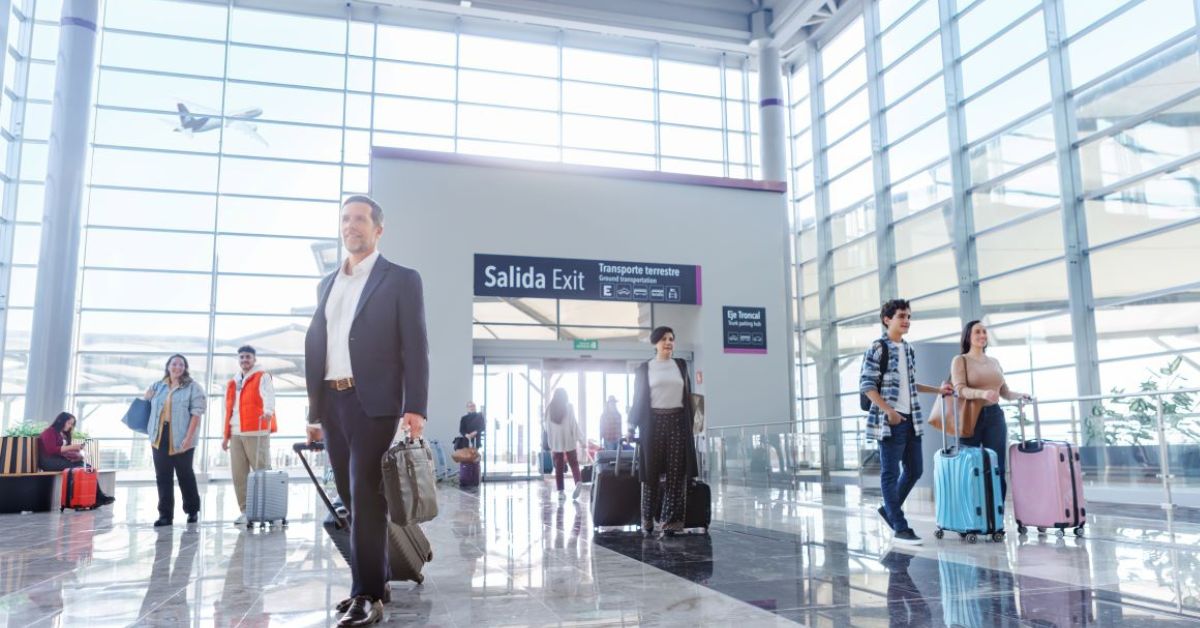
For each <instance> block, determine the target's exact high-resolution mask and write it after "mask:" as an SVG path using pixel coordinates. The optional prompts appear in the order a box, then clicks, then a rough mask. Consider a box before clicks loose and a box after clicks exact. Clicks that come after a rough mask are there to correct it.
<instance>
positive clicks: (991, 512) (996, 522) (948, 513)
mask: <svg viewBox="0 0 1200 628" xmlns="http://www.w3.org/2000/svg"><path fill="white" fill-rule="evenodd" d="M939 399H940V400H941V403H942V406H943V412H942V416H943V417H945V416H947V415H946V413H945V405H946V398H945V397H939ZM954 405H955V404H950V406H951V407H953V406H954ZM951 412H953V410H951ZM954 420H955V421H956V422H957V417H955V419H954ZM955 431H956V432H957V431H958V430H955ZM933 495H934V503H935V509H936V516H937V530H936V531H935V532H934V533H933V534H934V536H936V537H937V538H939V539H940V538H942V536H943V534H944V531H945V530H949V531H951V532H958V533H959V535H960V536H962V537H963V538H965V539H966V540H967V541H968V542H970V543H974V542H976V541H977V540H978V535H980V534H982V535H985V536H990V537H991V539H992V540H993V541H997V542H999V541H1002V540H1004V503H1003V502H1000V501H999V500H1000V474H999V473H997V470H996V452H994V451H992V450H991V449H987V448H986V447H964V446H959V445H953V446H948V445H947V444H946V432H944V431H943V432H942V448H941V449H939V450H938V452H937V453H936V454H934V456H933Z"/></svg>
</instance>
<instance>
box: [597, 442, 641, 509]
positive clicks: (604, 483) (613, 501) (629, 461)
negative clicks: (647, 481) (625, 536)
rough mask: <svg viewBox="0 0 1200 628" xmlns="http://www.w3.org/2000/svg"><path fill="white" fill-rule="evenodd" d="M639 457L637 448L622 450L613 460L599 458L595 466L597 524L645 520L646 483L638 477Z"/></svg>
mask: <svg viewBox="0 0 1200 628" xmlns="http://www.w3.org/2000/svg"><path fill="white" fill-rule="evenodd" d="M623 454H625V455H623ZM636 460H637V451H636V450H635V451H626V452H623V451H620V450H618V451H617V452H616V455H615V457H614V459H613V460H612V461H611V462H600V461H599V459H597V462H596V463H595V465H594V467H593V469H592V473H593V475H594V477H593V479H592V527H593V528H599V527H610V526H632V525H639V524H640V523H641V519H642V483H641V481H640V480H638V474H637V464H636V462H635V461H636Z"/></svg>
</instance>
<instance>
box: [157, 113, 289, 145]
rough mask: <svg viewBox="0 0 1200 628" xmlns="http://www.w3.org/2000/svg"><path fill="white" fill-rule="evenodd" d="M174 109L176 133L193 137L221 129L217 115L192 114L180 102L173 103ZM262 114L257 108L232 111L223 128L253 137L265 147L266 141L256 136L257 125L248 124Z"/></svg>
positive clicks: (227, 116)
mask: <svg viewBox="0 0 1200 628" xmlns="http://www.w3.org/2000/svg"><path fill="white" fill-rule="evenodd" d="M175 107H176V108H177V109H178V110H179V125H178V126H176V127H175V129H174V131H175V132H176V133H186V134H188V135H193V134H195V133H204V132H207V131H212V130H214V129H219V128H221V116H220V115H219V114H216V113H211V114H210V113H204V114H200V113H194V112H192V110H191V109H189V108H188V106H187V105H185V104H184V103H182V102H177V103H175ZM262 113H263V111H262V109H260V108H257V107H253V108H250V109H243V110H241V111H234V112H232V113H229V114H226V115H225V118H224V120H225V126H226V127H229V128H231V129H237V130H239V131H243V132H245V133H247V134H249V135H251V136H253V137H254V138H255V139H256V140H258V141H259V142H262V144H263V145H264V146H265V145H267V140H266V139H265V138H263V136H261V135H259V134H258V125H256V124H253V123H251V122H250V120H253V119H255V118H257V117H259V116H261V115H262Z"/></svg>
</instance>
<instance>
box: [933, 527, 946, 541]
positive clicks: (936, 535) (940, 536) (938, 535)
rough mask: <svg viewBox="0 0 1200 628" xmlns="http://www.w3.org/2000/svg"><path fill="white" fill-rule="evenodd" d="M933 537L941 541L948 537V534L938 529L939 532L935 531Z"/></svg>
mask: <svg viewBox="0 0 1200 628" xmlns="http://www.w3.org/2000/svg"><path fill="white" fill-rule="evenodd" d="M933 536H934V537H936V538H939V539H940V538H942V537H943V536H946V533H945V531H943V530H942V529H941V528H938V529H937V530H934V532H933Z"/></svg>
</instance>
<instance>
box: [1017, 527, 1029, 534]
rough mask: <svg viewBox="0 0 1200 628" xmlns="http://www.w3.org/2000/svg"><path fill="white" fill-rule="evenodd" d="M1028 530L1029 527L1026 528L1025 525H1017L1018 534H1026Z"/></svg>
mask: <svg viewBox="0 0 1200 628" xmlns="http://www.w3.org/2000/svg"><path fill="white" fill-rule="evenodd" d="M1028 531H1029V528H1026V527H1025V526H1017V534H1025V533H1026V532H1028Z"/></svg>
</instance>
